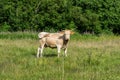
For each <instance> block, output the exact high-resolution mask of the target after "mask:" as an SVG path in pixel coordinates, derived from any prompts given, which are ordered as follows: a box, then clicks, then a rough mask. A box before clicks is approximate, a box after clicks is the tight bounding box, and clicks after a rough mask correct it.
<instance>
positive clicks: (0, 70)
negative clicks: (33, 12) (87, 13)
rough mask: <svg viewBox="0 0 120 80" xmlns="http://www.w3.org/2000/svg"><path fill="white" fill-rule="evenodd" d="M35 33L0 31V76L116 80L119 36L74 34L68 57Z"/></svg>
mask: <svg viewBox="0 0 120 80" xmlns="http://www.w3.org/2000/svg"><path fill="white" fill-rule="evenodd" d="M36 35H37V33H31V32H30V33H29V32H27V33H26V32H24V33H21V32H15V33H10V32H9V33H8V32H7V33H0V80H120V37H119V36H108V35H101V36H99V37H97V36H93V35H80V34H74V35H72V36H71V40H70V43H69V46H68V57H64V56H63V51H62V52H61V54H60V58H58V57H57V50H56V49H50V48H46V49H44V51H43V52H44V55H43V58H36V53H37V47H38V45H39V44H38V40H37V36H36Z"/></svg>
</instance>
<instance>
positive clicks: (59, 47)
mask: <svg viewBox="0 0 120 80" xmlns="http://www.w3.org/2000/svg"><path fill="white" fill-rule="evenodd" d="M57 49H58V58H59V57H60V50H61V46H60V45H59V46H57Z"/></svg>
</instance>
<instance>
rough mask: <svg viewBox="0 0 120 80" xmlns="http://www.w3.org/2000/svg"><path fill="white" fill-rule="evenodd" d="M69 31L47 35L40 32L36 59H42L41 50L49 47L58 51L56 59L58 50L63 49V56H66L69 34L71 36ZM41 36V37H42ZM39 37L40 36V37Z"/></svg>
mask: <svg viewBox="0 0 120 80" xmlns="http://www.w3.org/2000/svg"><path fill="white" fill-rule="evenodd" d="M73 33H74V32H72V31H71V30H63V31H61V32H59V33H47V32H42V33H39V34H38V36H39V38H40V39H39V44H40V46H39V47H38V51H37V57H39V56H40V57H42V53H43V48H44V47H50V48H57V50H58V57H59V54H60V50H61V49H64V54H65V56H67V45H68V42H69V40H70V34H73ZM42 34H43V35H42ZM40 35H41V36H40Z"/></svg>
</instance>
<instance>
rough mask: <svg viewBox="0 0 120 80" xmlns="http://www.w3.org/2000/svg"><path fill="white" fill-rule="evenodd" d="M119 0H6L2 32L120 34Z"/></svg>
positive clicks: (0, 13)
mask: <svg viewBox="0 0 120 80" xmlns="http://www.w3.org/2000/svg"><path fill="white" fill-rule="evenodd" d="M119 13H120V1H119V0H2V1H0V31H43V30H46V31H50V30H54V31H57V30H62V29H74V30H76V31H78V32H80V33H84V32H85V33H86V32H87V33H95V34H99V33H116V34H119V33H120V15H119Z"/></svg>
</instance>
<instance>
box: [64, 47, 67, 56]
mask: <svg viewBox="0 0 120 80" xmlns="http://www.w3.org/2000/svg"><path fill="white" fill-rule="evenodd" d="M64 54H65V56H66V57H67V48H65V49H64Z"/></svg>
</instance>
